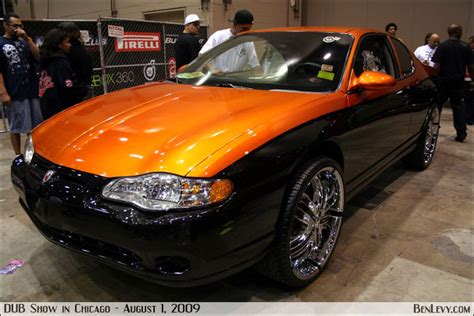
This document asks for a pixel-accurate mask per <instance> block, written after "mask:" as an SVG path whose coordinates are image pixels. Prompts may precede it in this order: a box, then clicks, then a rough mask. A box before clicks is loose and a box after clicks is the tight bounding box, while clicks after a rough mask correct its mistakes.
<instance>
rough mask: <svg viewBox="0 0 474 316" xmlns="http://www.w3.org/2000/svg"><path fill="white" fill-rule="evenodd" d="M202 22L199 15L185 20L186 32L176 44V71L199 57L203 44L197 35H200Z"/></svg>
mask: <svg viewBox="0 0 474 316" xmlns="http://www.w3.org/2000/svg"><path fill="white" fill-rule="evenodd" d="M201 22H202V20H201V19H199V17H198V16H197V14H190V15H188V16H187V17H186V18H185V19H184V31H183V33H181V34H180V35H179V36H178V39H177V40H176V43H175V44H174V54H175V58H176V69H179V68H180V67H182V66H184V65H187V64H189V63H190V62H192V61H193V60H194V59H196V57H197V56H198V54H199V50H200V49H201V44H199V39H198V38H197V37H196V35H197V34H198V33H199V27H200V26H201Z"/></svg>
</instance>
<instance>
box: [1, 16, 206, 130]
mask: <svg viewBox="0 0 474 316" xmlns="http://www.w3.org/2000/svg"><path fill="white" fill-rule="evenodd" d="M0 21H2V22H3V20H2V19H0ZM64 21H71V22H74V23H76V25H77V26H78V27H79V29H80V30H81V35H82V39H83V41H84V46H85V48H86V50H87V52H88V53H89V55H90V56H91V58H92V65H93V74H92V78H91V83H92V86H93V88H94V95H96V96H97V95H101V94H105V93H108V92H112V91H116V90H120V89H124V88H129V87H133V86H138V85H142V84H146V83H151V82H156V81H163V80H166V79H172V78H174V76H175V75H176V60H175V54H174V44H175V42H176V40H177V38H178V36H179V34H181V33H182V32H183V29H184V27H183V25H182V24H175V23H167V22H157V21H144V20H129V19H117V18H99V19H98V20H62V19H61V20H31V21H28V20H24V21H23V25H24V27H25V30H26V32H27V33H28V35H29V36H30V37H31V38H32V39H33V40H34V42H35V43H36V45H38V46H39V47H41V45H42V43H43V39H44V36H45V35H46V33H47V32H48V31H49V30H51V29H53V28H56V27H57V26H58V24H59V23H61V22H64ZM0 32H2V34H3V33H4V29H3V23H0ZM198 37H199V41H200V43H201V45H203V44H204V42H205V41H206V40H207V27H205V26H202V27H201V28H200V31H199V34H198ZM4 110H5V109H4V107H3V105H2V111H0V115H1V116H2V119H1V120H2V123H3V124H1V125H0V132H5V131H7V129H8V122H7V120H6V119H5V118H6V115H5V111H4Z"/></svg>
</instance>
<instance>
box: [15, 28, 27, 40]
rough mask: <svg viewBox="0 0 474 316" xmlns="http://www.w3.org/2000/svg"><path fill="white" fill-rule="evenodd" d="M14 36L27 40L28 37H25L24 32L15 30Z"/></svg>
mask: <svg viewBox="0 0 474 316" xmlns="http://www.w3.org/2000/svg"><path fill="white" fill-rule="evenodd" d="M15 34H16V36H17V37H18V38H27V37H28V35H26V32H25V30H23V29H16V30H15Z"/></svg>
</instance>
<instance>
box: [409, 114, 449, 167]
mask: <svg viewBox="0 0 474 316" xmlns="http://www.w3.org/2000/svg"><path fill="white" fill-rule="evenodd" d="M439 122H440V111H439V108H438V106H435V107H433V109H432V110H431V112H430V114H429V116H428V120H427V122H426V124H425V127H424V128H423V131H422V133H421V136H420V138H419V140H418V143H417V145H416V148H415V150H413V152H411V153H410V154H408V155H407V156H406V157H404V158H403V161H404V162H405V164H406V165H407V166H408V167H411V168H414V169H418V170H424V169H426V168H428V167H429V165H430V164H431V162H432V161H433V157H434V154H435V151H436V145H437V143H438V136H439Z"/></svg>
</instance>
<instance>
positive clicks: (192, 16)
mask: <svg viewBox="0 0 474 316" xmlns="http://www.w3.org/2000/svg"><path fill="white" fill-rule="evenodd" d="M196 21H199V22H203V20H201V19H200V18H199V17H198V15H197V14H190V15H188V16H187V17H186V19H184V25H188V24H189V23H193V22H196Z"/></svg>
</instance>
